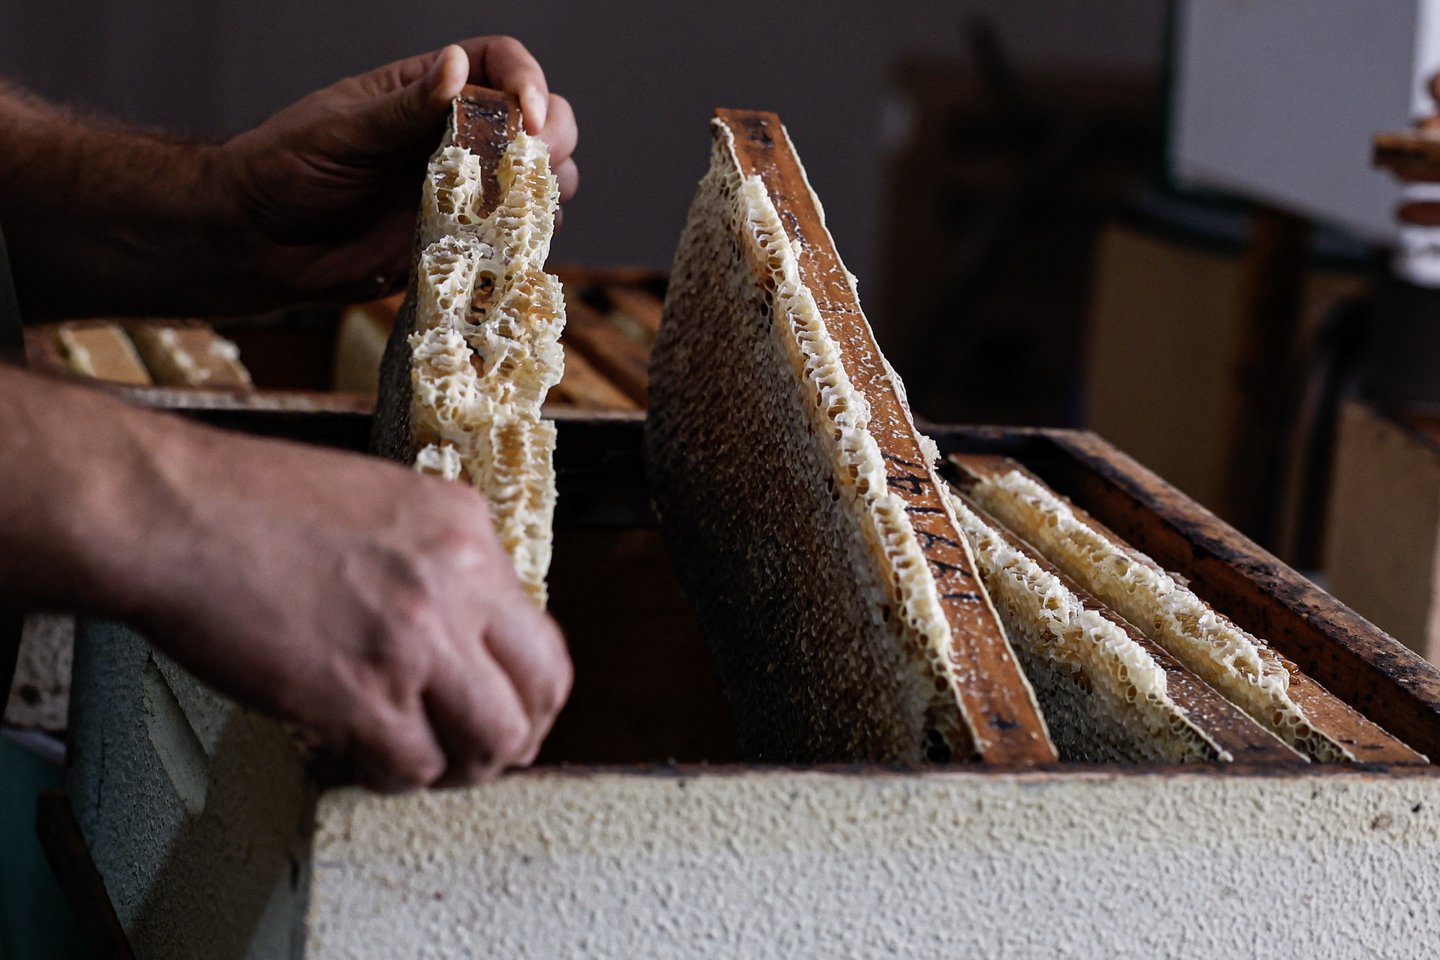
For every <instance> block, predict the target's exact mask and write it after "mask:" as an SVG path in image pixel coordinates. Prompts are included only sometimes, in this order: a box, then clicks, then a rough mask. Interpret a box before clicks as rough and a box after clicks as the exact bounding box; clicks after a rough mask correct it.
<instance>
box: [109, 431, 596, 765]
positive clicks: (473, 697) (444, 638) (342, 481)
mask: <svg viewBox="0 0 1440 960" xmlns="http://www.w3.org/2000/svg"><path fill="white" fill-rule="evenodd" d="M166 426H168V427H170V429H169V430H168V431H166V432H164V433H163V434H158V435H156V436H154V437H153V438H152V439H151V440H150V441H149V442H148V443H147V444H146V445H145V449H146V450H147V453H146V454H145V456H146V458H147V460H149V461H151V463H152V466H151V467H150V470H151V471H152V472H154V473H155V474H157V476H156V482H155V483H153V484H145V485H141V486H142V488H146V489H149V490H152V491H160V493H158V494H154V495H147V494H146V493H144V492H143V489H142V491H141V492H139V494H138V495H139V496H141V497H142V499H143V500H144V501H145V504H144V505H143V506H142V507H140V508H139V509H142V510H144V511H145V512H146V513H147V515H148V516H149V517H150V518H151V519H150V520H149V522H148V523H147V530H148V535H147V543H146V549H145V550H143V551H139V552H138V557H137V556H135V555H134V554H133V553H132V555H130V556H127V558H126V559H127V561H128V562H127V565H126V570H127V574H126V577H127V578H128V580H129V583H128V584H127V588H126V589H127V592H128V594H129V595H130V596H132V597H133V598H134V606H133V609H132V610H131V611H130V618H131V619H132V620H133V621H134V622H135V623H136V625H137V626H138V627H139V628H140V629H141V630H142V632H144V633H145V634H146V636H147V637H149V638H150V640H151V641H152V642H153V643H154V644H155V645H156V646H157V647H159V648H161V649H163V650H165V651H166V652H167V653H168V654H169V655H170V656H172V657H173V658H174V659H175V660H177V661H178V662H179V663H181V664H182V665H183V666H185V667H186V668H187V669H189V670H190V671H191V672H192V673H194V674H195V675H196V676H198V677H200V678H201V679H202V680H204V681H206V682H207V683H209V684H211V685H212V686H214V687H215V688H216V689H218V690H220V691H222V692H224V693H226V694H228V695H230V696H232V697H234V698H236V699H237V700H239V701H241V702H243V703H247V704H250V705H252V706H256V707H259V708H261V709H263V710H265V711H267V712H270V713H273V714H276V715H278V716H280V717H282V718H285V719H289V720H293V721H296V722H298V723H299V724H301V725H303V726H304V727H306V728H308V729H309V730H312V731H314V732H315V733H316V734H318V735H319V737H320V738H321V739H322V740H323V741H324V742H325V743H326V744H327V745H328V746H330V747H331V748H333V749H335V750H337V751H339V752H341V753H342V754H343V755H346V756H349V757H351V758H353V760H354V762H355V767H356V772H357V776H358V778H359V779H360V781H361V782H362V783H364V784H366V785H367V786H370V787H372V788H374V789H378V790H385V791H393V790H403V789H409V788H414V787H419V786H424V785H431V784H436V785H455V784H463V783H471V782H475V781H477V780H481V779H484V778H487V777H489V776H492V775H494V774H495V773H497V772H498V771H500V770H501V769H503V768H505V767H508V766H514V765H527V764H529V763H530V762H531V761H532V760H533V759H534V757H535V755H536V753H537V752H538V750H539V747H540V743H541V741H542V739H543V738H544V736H545V734H546V733H547V732H548V731H549V729H550V726H551V724H552V723H553V721H554V719H555V716H556V714H557V713H558V712H559V709H560V707H561V705H562V704H563V703H564V701H565V698H566V696H567V695H568V692H569V688H570V683H571V677H572V675H571V665H570V660H569V656H568V654H567V652H566V649H565V645H564V641H563V639H562V638H561V636H560V633H559V630H558V629H557V628H556V626H555V624H554V622H553V621H552V620H551V619H550V618H549V617H548V616H546V615H545V614H544V613H543V612H542V611H541V610H540V609H539V608H538V607H536V606H535V604H534V603H533V602H532V601H531V600H530V599H529V598H528V597H527V596H526V595H525V594H524V592H523V590H522V588H521V586H520V583H519V581H518V580H517V578H516V577H515V574H514V571H513V567H512V565H511V562H510V559H509V557H508V556H506V554H505V553H504V551H503V550H502V548H501V547H500V545H499V543H498V542H497V540H496V538H495V535H494V533H493V530H492V527H491V519H490V514H489V511H488V509H487V505H486V503H485V500H484V498H483V497H481V496H480V495H479V494H478V493H476V492H475V491H474V490H472V489H470V488H468V487H465V486H462V485H459V484H453V483H447V482H445V481H442V480H438V479H434V478H429V477H423V476H420V475H418V474H415V473H413V472H411V471H408V470H406V469H404V468H402V467H400V466H398V465H395V464H390V463H386V462H383V461H379V460H373V459H370V458H365V457H359V456H354V455H349V454H343V453H337V452H333V451H326V450H320V449H315V448H310V447H303V446H299V445H294V444H285V443H277V442H273V441H264V440H257V439H254V438H247V437H240V436H234V435H229V434H220V433H217V432H214V431H209V430H200V429H197V428H192V427H190V426H188V425H185V426H184V427H183V428H181V429H176V428H175V425H173V424H170V423H167V424H166ZM149 451H153V453H151V452H149Z"/></svg>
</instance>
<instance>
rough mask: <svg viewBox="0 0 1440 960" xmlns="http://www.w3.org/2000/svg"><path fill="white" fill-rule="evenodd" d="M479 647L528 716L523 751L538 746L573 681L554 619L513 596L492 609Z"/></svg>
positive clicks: (567, 658)
mask: <svg viewBox="0 0 1440 960" xmlns="http://www.w3.org/2000/svg"><path fill="white" fill-rule="evenodd" d="M485 643H486V646H487V647H488V648H489V650H490V653H491V654H492V655H493V656H494V657H495V661H496V662H497V663H498V664H499V665H500V666H501V668H503V669H504V670H505V673H506V675H507V676H508V677H509V679H510V683H511V684H512V685H513V686H514V688H515V690H516V692H517V693H518V694H519V695H520V699H521V701H522V702H523V703H524V705H525V709H526V712H527V714H528V715H529V717H530V722H531V724H532V734H533V736H532V738H531V741H530V743H529V744H527V746H528V747H535V746H538V744H539V743H540V741H541V740H543V739H544V738H545V735H546V734H547V733H549V732H550V727H551V726H552V725H553V724H554V722H555V717H556V716H557V715H558V714H559V713H560V708H561V707H563V706H564V705H565V700H566V698H567V697H568V696H569V695H570V687H571V684H572V683H573V681H574V668H573V666H572V665H571V663H570V653H569V651H568V650H567V649H566V647H565V639H564V637H562V636H561V634H560V630H559V628H558V627H556V626H555V621H554V620H551V619H550V617H548V616H546V615H545V614H544V613H542V612H541V611H540V610H539V608H537V607H536V606H535V605H534V604H533V603H531V602H530V601H529V600H528V599H527V598H524V597H517V598H515V600H514V601H512V602H510V603H505V604H500V605H498V606H497V608H496V610H495V619H494V620H493V621H492V622H491V625H490V629H489V631H488V632H487V633H486V636H485Z"/></svg>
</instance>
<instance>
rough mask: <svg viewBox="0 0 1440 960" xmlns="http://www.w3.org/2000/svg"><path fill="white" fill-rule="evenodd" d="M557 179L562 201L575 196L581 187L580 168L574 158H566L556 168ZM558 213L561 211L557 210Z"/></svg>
mask: <svg viewBox="0 0 1440 960" xmlns="http://www.w3.org/2000/svg"><path fill="white" fill-rule="evenodd" d="M555 179H556V180H557V181H559V184H560V202H561V203H564V202H565V201H566V200H569V199H570V198H571V197H573V196H575V191H576V190H578V189H580V170H579V168H578V167H576V166H575V161H574V160H566V161H565V162H564V163H562V164H560V166H559V167H558V168H557V169H556V170H555ZM556 213H557V214H558V213H559V211H556Z"/></svg>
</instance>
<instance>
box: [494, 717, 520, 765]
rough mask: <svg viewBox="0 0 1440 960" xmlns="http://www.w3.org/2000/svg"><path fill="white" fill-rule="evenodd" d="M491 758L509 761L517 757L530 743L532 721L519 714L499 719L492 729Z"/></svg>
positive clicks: (502, 761)
mask: <svg viewBox="0 0 1440 960" xmlns="http://www.w3.org/2000/svg"><path fill="white" fill-rule="evenodd" d="M489 740H490V745H491V749H492V751H493V752H492V757H491V759H492V760H493V761H495V762H498V763H508V762H510V761H511V760H515V759H517V758H518V757H519V756H520V755H521V754H522V753H524V752H525V750H526V748H527V747H528V746H529V745H530V723H529V721H528V720H526V719H525V718H524V717H521V716H519V715H515V716H511V717H507V718H506V719H504V720H502V721H498V722H497V723H495V724H494V726H493V727H492V728H491V730H490V737H489Z"/></svg>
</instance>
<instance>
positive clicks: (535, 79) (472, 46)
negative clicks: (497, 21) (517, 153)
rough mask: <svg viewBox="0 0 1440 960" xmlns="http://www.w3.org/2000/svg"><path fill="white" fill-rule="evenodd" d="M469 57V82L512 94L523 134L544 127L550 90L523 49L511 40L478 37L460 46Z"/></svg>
mask: <svg viewBox="0 0 1440 960" xmlns="http://www.w3.org/2000/svg"><path fill="white" fill-rule="evenodd" d="M460 46H461V47H463V48H464V49H465V51H466V52H467V53H468V54H469V55H470V82H471V83H479V84H483V85H485V86H487V87H494V88H495V89H496V90H503V91H505V92H506V93H513V94H514V95H515V96H516V97H517V98H518V99H519V100H520V114H521V116H522V117H523V119H524V121H525V131H526V132H527V133H531V134H537V133H539V132H540V131H541V130H542V129H544V127H545V120H546V117H547V114H548V109H547V108H548V105H549V99H550V87H549V85H548V84H546V82H545V71H544V70H542V69H540V64H539V62H538V61H536V59H535V57H534V56H533V55H532V54H531V53H530V51H529V50H526V49H525V45H524V44H523V43H521V42H520V41H519V40H516V39H515V38H514V37H478V38H476V39H474V40H466V41H464V42H462V43H461V44H460Z"/></svg>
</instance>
